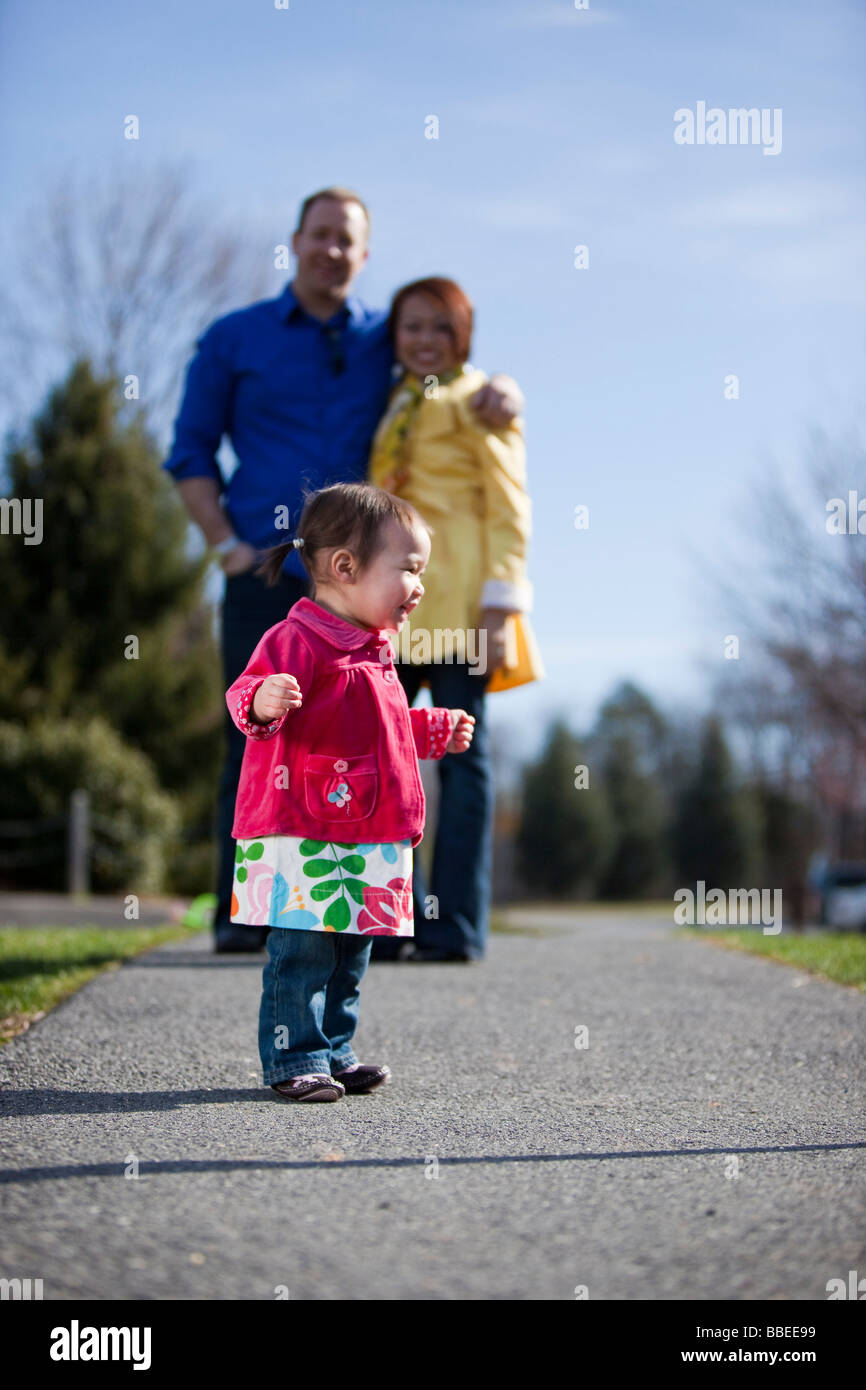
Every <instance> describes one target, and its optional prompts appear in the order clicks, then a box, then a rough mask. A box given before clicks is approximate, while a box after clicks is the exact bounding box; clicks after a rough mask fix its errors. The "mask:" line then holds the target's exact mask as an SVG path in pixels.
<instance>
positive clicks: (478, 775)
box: [373, 662, 494, 961]
mask: <svg viewBox="0 0 866 1390" xmlns="http://www.w3.org/2000/svg"><path fill="white" fill-rule="evenodd" d="M394 669H395V670H396V671H397V673H398V674H399V677H400V680H401V682H402V684H403V689H404V690H405V691H406V698H407V700H408V701H409V704H410V705H411V704H412V703H413V701H414V699H415V697H416V695H417V694H418V691H419V689H420V685H421V681H422V680H424V678H425V677H427V678H428V679H429V681H430V694H431V697H432V700H433V704H434V705H442V706H444V707H445V708H446V709H465V710H466V713H467V714H472V715H474V716H475V732H474V734H473V737H472V742H471V744H470V745H469V748H468V749H467V750H466V752H465V753H446V754H445V756H444V757H443V758H442V759H441V761H440V762H439V819H438V824H437V827H436V840H435V843H434V846H433V872H432V877H431V880H430V883H429V885H428V883H427V881H426V878H425V875H424V870H423V867H422V865H421V855H420V852H419V850H418V849H416V851H415V854H414V856H413V866H412V889H413V898H414V915H415V944H416V946H421V947H430V948H434V949H435V950H441V951H447V952H452V953H454V954H455V955H466V956H469V957H471V958H472V959H473V960H481V958H482V957H483V955H484V952H485V948H486V945H487V933H488V924H489V915H490V883H491V873H492V868H493V795H494V788H493V771H492V768H491V763H490V747H489V739H488V729H487V725H486V723H485V719H484V706H485V700H484V693H485V690H486V688H487V684H488V680H489V677H488V676H483V675H482V676H475V675H472V674H471V668H470V666H469V665H468V663H463V664H460V663H457V662H454V663H452V664H449V663H447V662H442V663H437V664H431V665H428V666H420V665H419V666H415V665H412V664H411V663H410V662H395V664H394ZM395 951H396V945H395V943H394V942H392V941H389V940H388V938H387V937H377V938H376V940H375V942H374V944H373V960H374V961H375V960H390V959H393V957H394V954H395Z"/></svg>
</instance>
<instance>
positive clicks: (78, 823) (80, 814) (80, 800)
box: [66, 789, 90, 896]
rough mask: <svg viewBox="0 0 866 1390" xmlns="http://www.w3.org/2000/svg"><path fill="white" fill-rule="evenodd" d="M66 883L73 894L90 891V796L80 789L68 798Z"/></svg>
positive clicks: (82, 893)
mask: <svg viewBox="0 0 866 1390" xmlns="http://www.w3.org/2000/svg"><path fill="white" fill-rule="evenodd" d="M66 863H67V885H68V891H69V892H70V893H71V894H73V895H79V896H80V895H84V894H86V893H88V892H89V891H90V873H89V869H90V796H89V793H88V792H86V791H82V790H81V789H79V790H77V791H74V792H73V793H72V796H71V797H70V800H69V838H68V854H67V861H66Z"/></svg>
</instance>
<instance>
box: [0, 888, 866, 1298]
mask: <svg viewBox="0 0 866 1390" xmlns="http://www.w3.org/2000/svg"><path fill="white" fill-rule="evenodd" d="M510 920H511V922H512V923H513V924H515V925H520V923H521V921H522V922H523V923H524V924H525V925H528V926H531V927H534V928H539V927H541V928H545V927H547V926H550V928H551V930H550V931H545V932H544V934H540V935H538V934H536V935H532V934H517V933H513V934H512V933H508V934H503V935H499V934H497V935H495V936H493V938H492V939H491V943H490V949H489V954H488V957H487V959H486V960H485V961H483V962H480V963H476V964H471V965H460V964H457V965H451V964H449V965H429V964H426V965H411V964H409V963H400V964H394V965H391V964H386V963H381V964H376V965H373V966H371V967H370V969H369V971H368V974H367V976H366V979H365V981H364V984H363V986H362V1006H361V1021H360V1026H359V1030H358V1034H357V1037H356V1051H357V1052H358V1055H359V1057H360V1058H361V1060H362V1061H367V1062H387V1063H388V1064H389V1065H390V1066H391V1068H392V1070H393V1072H394V1081H393V1083H392V1084H391V1085H390V1086H388V1087H385V1088H383V1089H381V1090H380V1091H378V1092H374V1093H372V1094H371V1095H369V1096H346V1097H345V1098H344V1099H342V1100H340V1101H338V1102H337V1103H335V1104H332V1105H298V1104H287V1103H285V1102H281V1101H279V1100H278V1099H276V1097H275V1096H274V1094H273V1092H271V1091H270V1090H269V1089H267V1088H265V1087H264V1086H263V1085H262V1081H261V1071H260V1067H259V1060H258V1053H257V1047H256V1021H257V1013H258V999H259V991H260V984H261V970H262V965H263V962H264V956H263V955H256V956H214V955H213V954H211V945H210V938H209V936H208V935H206V934H202V936H201V937H200V938H194V939H193V941H192V942H189V941H186V942H183V943H174V944H172V945H169V946H166V947H163V948H161V949H159V950H157V951H154V952H151V953H150V954H148V955H147V956H144V957H140V958H138V959H137V960H135V961H133V962H129V963H127V964H125V965H123V966H122V967H120V968H119V969H117V970H113V971H111V972H109V973H108V974H106V975H103V976H101V977H99V978H97V979H96V980H94V981H93V982H92V983H91V984H89V985H88V986H86V987H85V989H83V990H82V991H80V992H79V993H78V994H77V995H76V996H74V997H73V998H72V999H70V1000H68V1001H67V1002H66V1003H65V1004H63V1005H61V1006H60V1007H59V1008H57V1009H56V1010H55V1011H54V1012H52V1013H51V1014H49V1015H48V1016H47V1017H46V1018H45V1019H43V1020H42V1021H41V1022H39V1023H37V1024H36V1025H34V1026H33V1027H32V1028H31V1029H30V1030H29V1031H28V1032H27V1033H26V1034H23V1035H21V1036H20V1037H18V1038H16V1039H14V1040H13V1041H12V1042H11V1043H9V1044H8V1045H7V1046H6V1047H5V1048H3V1049H2V1051H0V1083H2V1087H3V1092H4V1094H3V1098H2V1099H3V1105H2V1109H3V1113H4V1116H5V1118H4V1120H3V1124H2V1129H0V1220H2V1231H3V1239H2V1254H0V1276H3V1277H6V1278H13V1277H16V1276H17V1277H21V1278H27V1277H29V1278H41V1279H42V1280H43V1288H44V1297H45V1299H66V1298H76V1297H80V1298H90V1299H111V1298H122V1299H133V1300H138V1299H232V1300H234V1299H256V1300H258V1299H267V1300H272V1299H274V1298H276V1297H278V1296H280V1294H282V1296H285V1295H286V1294H287V1295H288V1297H290V1298H292V1299H358V1300H367V1299H443V1300H445V1299H479V1300H501V1299H514V1300H527V1299H552V1300H559V1299H564V1300H573V1299H574V1298H575V1296H576V1295H575V1290H576V1289H578V1288H579V1286H585V1287H586V1290H587V1292H588V1296H589V1298H590V1299H593V1300H595V1299H622V1300H662V1299H674V1300H677V1299H730V1300H747V1299H749V1300H750V1299H779V1300H814V1299H817V1300H825V1299H826V1297H827V1294H826V1284H827V1281H828V1280H829V1279H831V1278H847V1276H848V1271H849V1270H852V1269H859V1270H860V1271H861V1272H863V1271H866V1248H864V1247H866V1242H864V1236H863V1232H864V1221H863V1216H864V1182H863V1178H864V1168H866V1162H864V1150H866V1124H864V1108H863V1077H864V1067H863V1022H864V1010H866V999H864V997H863V995H862V994H859V993H857V992H856V991H855V990H853V989H849V988H846V987H843V986H840V985H835V984H831V983H828V982H825V981H822V980H819V979H816V978H814V977H809V976H807V975H805V974H803V973H802V972H800V971H798V970H795V969H792V968H790V967H787V966H784V965H779V964H774V963H772V962H769V961H765V960H760V959H757V958H754V957H748V956H745V955H742V954H737V953H733V952H728V951H724V950H722V949H721V948H719V947H717V946H712V945H710V944H708V943H707V942H706V941H703V940H699V939H688V940H686V939H682V938H678V937H676V936H674V935H673V933H672V929H671V925H670V923H669V922H668V923H665V922H662V921H655V920H653V919H651V918H648V917H645V916H643V917H642V916H635V917H633V918H629V917H626V916H623V915H613V916H612V915H610V914H599V915H597V916H596V915H593V916H585V915H581V916H579V917H578V916H574V917H570V918H569V917H567V916H563V915H561V914H548V913H546V912H540V913H537V914H535V915H525V916H524V917H523V918H522V919H521V916H520V914H519V913H512V914H511V916H510ZM577 1028H585V1029H587V1030H588V1032H587V1036H586V1041H587V1043H588V1046H585V1047H576V1046H575V1038H576V1036H577V1038H578V1041H580V1040H581V1038H580V1034H577V1035H576V1031H575V1030H576V1029H577ZM136 1164H137V1167H138V1174H139V1176H138V1177H131V1176H126V1175H125V1174H126V1172H128V1171H134V1169H135V1165H136Z"/></svg>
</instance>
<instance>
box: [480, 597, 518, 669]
mask: <svg viewBox="0 0 866 1390" xmlns="http://www.w3.org/2000/svg"><path fill="white" fill-rule="evenodd" d="M510 612H511V609H510V608H484V609H483V610H482V613H481V627H480V628H479V632H485V633H486V634H487V635H486V637H485V639H484V640H485V643H486V646H485V654H486V667H485V669H486V671H487V674H488V676H491V675H492V674H493V672H494V671H495V670H496V669H497V667H499V666H504V665H505V654H506V640H505V620H506V618H507V617H508V616H509V614H510Z"/></svg>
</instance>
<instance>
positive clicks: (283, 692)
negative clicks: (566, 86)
mask: <svg viewBox="0 0 866 1390" xmlns="http://www.w3.org/2000/svg"><path fill="white" fill-rule="evenodd" d="M302 700H303V697H302V695H301V687H300V686H299V685H298V682H297V681H296V680H295V678H294V676H290V675H289V674H288V672H287V671H281V672H280V674H279V675H277V676H266V677H265V679H264V680H263V681H262V683H261V685H260V686H259V688H258V690H257V691H256V693H255V695H254V696H253V701H252V704H251V705H250V715H251V717H252V718H253V719H254V720H255V722H256V723H257V724H270V723H271V721H272V720H273V719H280V718H281V717H282V715H284V714H285V713H286V710H290V709H297V708H298V707H299V706H300V705H301V703H302Z"/></svg>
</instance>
